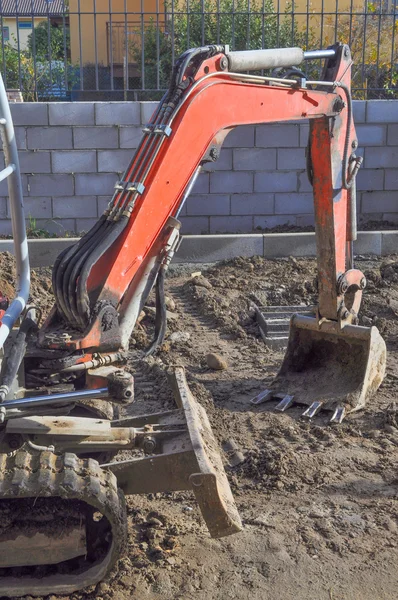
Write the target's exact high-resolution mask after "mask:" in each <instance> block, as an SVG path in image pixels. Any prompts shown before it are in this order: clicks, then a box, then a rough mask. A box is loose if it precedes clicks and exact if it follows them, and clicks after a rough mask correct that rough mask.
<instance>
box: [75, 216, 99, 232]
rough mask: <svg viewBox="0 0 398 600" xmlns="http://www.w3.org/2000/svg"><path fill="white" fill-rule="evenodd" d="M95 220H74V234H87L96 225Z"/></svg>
mask: <svg viewBox="0 0 398 600" xmlns="http://www.w3.org/2000/svg"><path fill="white" fill-rule="evenodd" d="M96 222H97V219H76V228H75V231H76V233H79V234H80V233H87V231H90V229H91V228H92V227H94V225H95V224H96Z"/></svg>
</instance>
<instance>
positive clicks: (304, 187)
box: [298, 171, 312, 194]
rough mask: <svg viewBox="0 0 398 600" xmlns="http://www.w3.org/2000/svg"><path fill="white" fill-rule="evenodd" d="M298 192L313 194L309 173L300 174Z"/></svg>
mask: <svg viewBox="0 0 398 600" xmlns="http://www.w3.org/2000/svg"><path fill="white" fill-rule="evenodd" d="M298 191H299V192H300V194H301V193H302V192H304V193H305V192H311V193H312V185H311V184H310V182H309V180H308V175H307V171H302V172H301V173H299V174H298Z"/></svg>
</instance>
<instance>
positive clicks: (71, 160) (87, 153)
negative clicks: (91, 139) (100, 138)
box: [51, 150, 97, 173]
mask: <svg viewBox="0 0 398 600" xmlns="http://www.w3.org/2000/svg"><path fill="white" fill-rule="evenodd" d="M51 154H52V167H53V173H96V171H97V153H96V152H95V150H70V151H68V150H66V151H63V152H62V151H58V150H56V151H55V152H51Z"/></svg>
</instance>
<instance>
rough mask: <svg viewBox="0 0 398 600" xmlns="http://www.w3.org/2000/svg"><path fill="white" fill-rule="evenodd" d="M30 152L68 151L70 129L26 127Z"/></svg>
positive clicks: (70, 144)
mask: <svg viewBox="0 0 398 600" xmlns="http://www.w3.org/2000/svg"><path fill="white" fill-rule="evenodd" d="M26 133H27V144H28V148H29V149H30V150H69V149H71V148H72V147H73V146H72V128H71V127H28V129H27V132H26Z"/></svg>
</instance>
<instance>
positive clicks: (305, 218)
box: [296, 214, 315, 227]
mask: <svg viewBox="0 0 398 600" xmlns="http://www.w3.org/2000/svg"><path fill="white" fill-rule="evenodd" d="M296 225H298V227H314V225H315V216H314V214H307V215H297V218H296Z"/></svg>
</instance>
